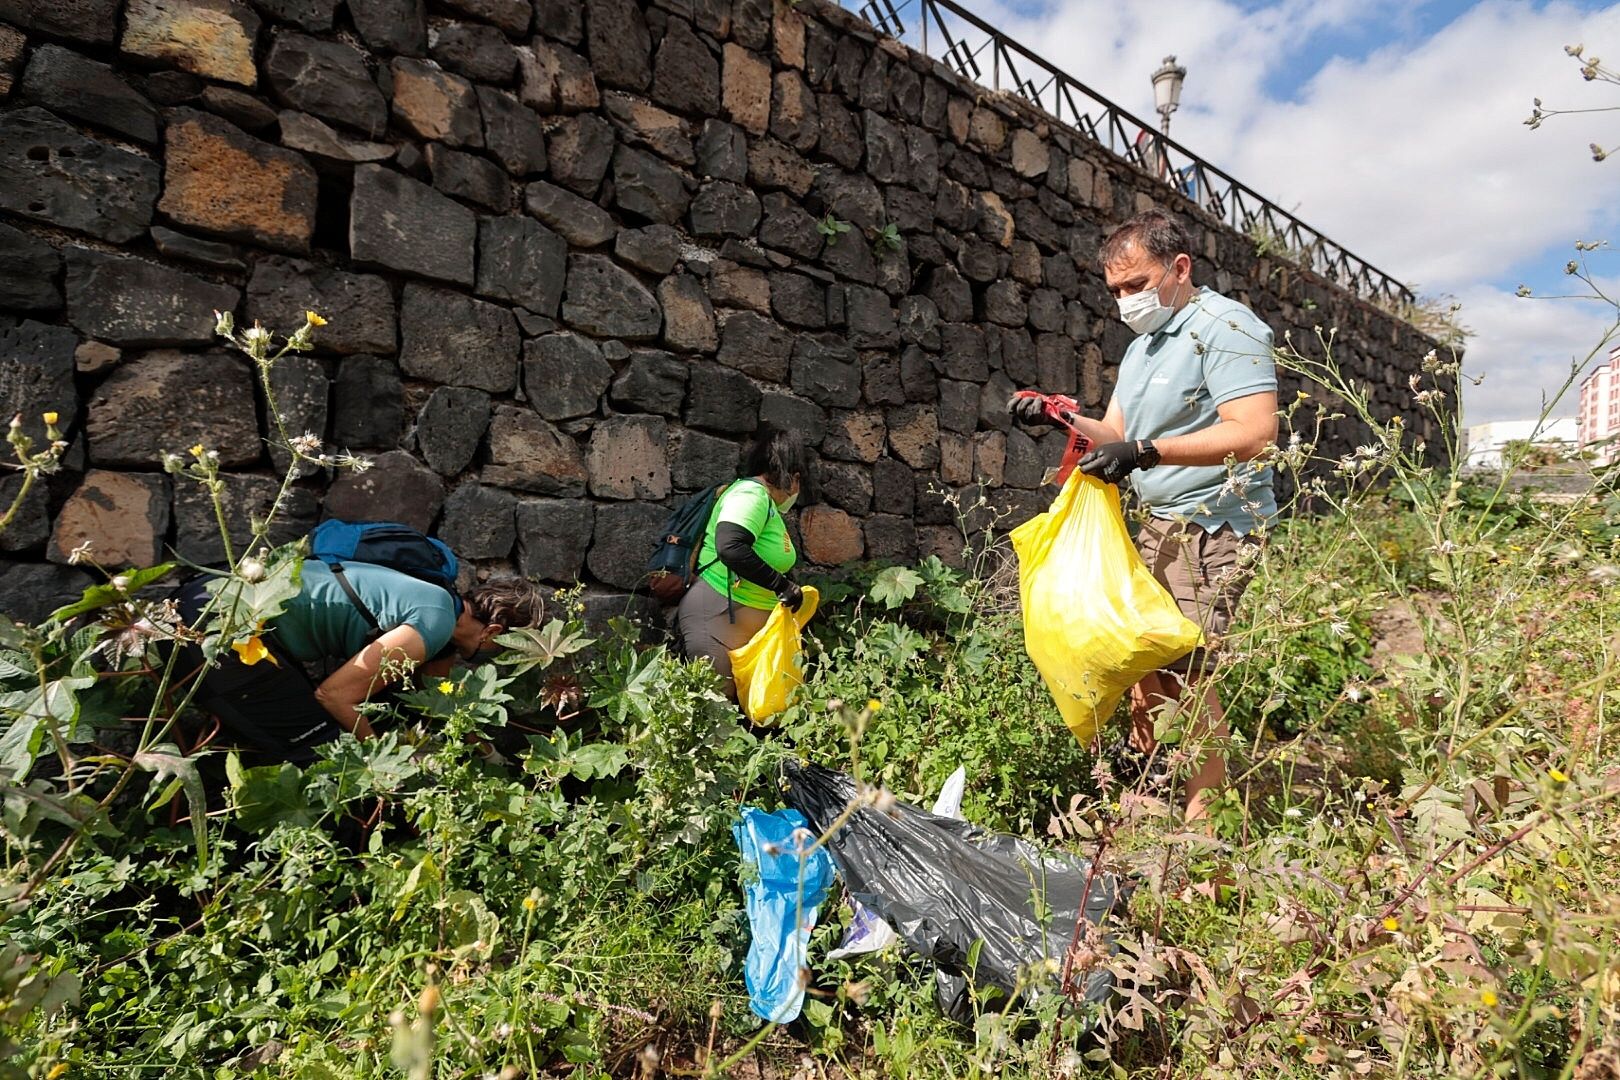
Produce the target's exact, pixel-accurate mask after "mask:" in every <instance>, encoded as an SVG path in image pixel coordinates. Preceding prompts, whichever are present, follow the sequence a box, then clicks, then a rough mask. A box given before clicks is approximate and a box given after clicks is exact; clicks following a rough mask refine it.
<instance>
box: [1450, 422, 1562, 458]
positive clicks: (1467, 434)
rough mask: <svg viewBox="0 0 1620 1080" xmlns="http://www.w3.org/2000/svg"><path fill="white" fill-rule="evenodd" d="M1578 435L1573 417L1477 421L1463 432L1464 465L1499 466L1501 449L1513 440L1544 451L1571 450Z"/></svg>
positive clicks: (1559, 451)
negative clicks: (1481, 422)
mask: <svg viewBox="0 0 1620 1080" xmlns="http://www.w3.org/2000/svg"><path fill="white" fill-rule="evenodd" d="M1579 438H1580V432H1579V430H1578V428H1577V427H1576V424H1575V418H1574V417H1564V418H1562V419H1558V420H1494V421H1492V422H1491V423H1489V424H1475V425H1474V426H1473V427H1471V428H1468V429H1466V430H1465V431H1464V432H1463V445H1462V452H1463V468H1465V469H1500V468H1501V467H1502V451H1503V450H1505V449H1506V448H1507V446H1508V445H1509V444H1510V443H1524V442H1527V443H1530V444H1531V445H1532V446H1535V447H1538V448H1540V449H1543V450H1550V451H1554V452H1557V453H1568V452H1571V451H1573V450H1574V449H1575V447H1576V444H1577V440H1578V439H1579Z"/></svg>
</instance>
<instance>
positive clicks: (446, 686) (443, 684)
mask: <svg viewBox="0 0 1620 1080" xmlns="http://www.w3.org/2000/svg"><path fill="white" fill-rule="evenodd" d="M455 688H456V684H455V683H453V682H451V681H450V680H449V679H441V680H439V693H441V694H448V693H450V692H451V691H453V690H455Z"/></svg>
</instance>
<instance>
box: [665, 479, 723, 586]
mask: <svg viewBox="0 0 1620 1080" xmlns="http://www.w3.org/2000/svg"><path fill="white" fill-rule="evenodd" d="M730 486H731V485H730V484H716V485H714V486H713V487H710V488H705V489H704V490H702V491H700V492H698V493H697V494H696V495H693V496H692V497H691V498H690V499H687V500H686V501H685V502H683V503H681V505H679V506H677V507H676V508H675V510H674V512H673V513H671V514H670V515H669V519H668V520H667V521H665V522H664V528H663V530H662V531H661V532H660V533H659V534H658V548H657V550H655V551H654V552H653V555H652V558H651V559H649V560H647V590H648V591H649V592H651V593H652V594H653V596H655V597H657V598H658V602H659V603H661V604H674V603H678V602H679V601H680V599H681V597H682V596H684V595H686V590H687V589H688V588H689V587H690V586H691V584H692V580H693V579H694V578H696V577H697V576H698V575H699V574H701V573H702V572H703V571H705V570H707V569H708V567H707V566H699V565H698V564H697V558H698V552H700V551H702V550H703V538H704V536H705V534H707V533H708V531H709V518H710V517H712V516H713V515H714V504H715V503H716V502H718V501H719V499H720V496H721V494H722V493H724V491H725V490H726V488H728V487H730Z"/></svg>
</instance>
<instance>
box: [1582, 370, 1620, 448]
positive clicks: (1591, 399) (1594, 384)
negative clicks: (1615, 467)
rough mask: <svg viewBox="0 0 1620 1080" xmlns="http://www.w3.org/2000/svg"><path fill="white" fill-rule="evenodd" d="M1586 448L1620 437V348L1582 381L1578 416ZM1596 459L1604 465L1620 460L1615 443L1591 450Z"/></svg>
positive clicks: (1583, 444)
mask: <svg viewBox="0 0 1620 1080" xmlns="http://www.w3.org/2000/svg"><path fill="white" fill-rule="evenodd" d="M1575 418H1576V420H1577V422H1578V426H1579V437H1580V440H1581V445H1582V446H1583V447H1585V446H1590V445H1591V444H1592V443H1595V442H1601V441H1603V440H1605V439H1614V438H1615V437H1616V436H1620V345H1616V346H1615V347H1614V348H1613V349H1611V350H1610V351H1609V359H1608V360H1606V361H1604V362H1603V363H1602V364H1599V365H1598V366H1597V368H1596V369H1595V370H1593V371H1592V373H1591V374H1589V375H1587V377H1586V378H1585V379H1582V380H1581V397H1580V406H1579V410H1578V411H1577V412H1576V414H1575ZM1592 454H1593V456H1594V458H1595V460H1597V461H1599V462H1602V463H1604V464H1610V463H1613V462H1614V461H1616V460H1620V447H1617V446H1616V443H1615V442H1610V443H1609V444H1608V445H1606V446H1599V447H1593V448H1592Z"/></svg>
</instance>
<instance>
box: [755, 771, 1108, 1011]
mask: <svg viewBox="0 0 1620 1080" xmlns="http://www.w3.org/2000/svg"><path fill="white" fill-rule="evenodd" d="M786 771H787V779H788V796H787V801H788V804H789V805H791V806H792V807H794V808H795V809H797V810H798V811H799V812H800V813H801V814H803V815H804V816H805V818H806V819H807V820H808V821H809V823H810V828H811V829H812V830H813V831H815V832H816V833H818V834H820V833H823V832H825V831H826V830H827V828H828V827H829V826H830V825H831V824H832V823H833V821H834V820H835V819H836V818H837V817H838V816H839V815H840V814H842V813H843V812H844V810H845V808H846V807H848V805H849V803H850V800H851V799H853V798H855V782H854V781H853V780H852V779H851V778H850V777H849V776H847V775H845V774H844V773H840V772H834V771H833V770H831V769H824V768H822V767H821V766H819V765H810V764H800V763H797V762H790V763H789V764H788V766H787V770H786ZM827 849H828V851H829V852H831V854H832V857H833V861H834V862H835V863H837V865H838V872H839V873H840V874H841V875H842V876H843V879H844V885H845V887H846V888H847V889H848V890H849V894H850V895H851V896H852V897H854V898H855V899H856V900H859V901H860V902H861V903H862V904H864V905H866V906H867V907H869V908H871V909H872V910H873V911H875V912H877V913H878V914H879V915H881V916H883V918H885V919H887V920H888V922H889V925H891V926H893V927H894V929H895V932H896V933H897V934H899V936H900V939H901V940H902V941H904V942H905V943H906V944H907V945H909V946H910V947H911V948H912V949H913V950H914V951H915V952H916V953H917V954H918V955H919V956H921V957H923V958H924V959H928V960H932V961H934V963H936V964H937V965H938V966H939V969H940V974H939V977H938V979H937V980H936V990H937V996H938V998H939V1004H940V1008H941V1010H942V1011H943V1012H944V1013H945V1014H946V1015H947V1016H949V1017H951V1018H952V1019H953V1020H957V1021H959V1022H962V1023H966V1024H971V1023H973V1019H974V1017H973V1002H972V997H971V995H969V993H968V991H967V982H966V980H967V979H968V978H971V980H972V983H973V986H974V987H975V988H976V989H977V991H978V993H979V995H980V997H981V999H982V998H983V997H984V996H985V990H986V988H988V987H995V988H997V989H999V990H1000V991H1001V994H1002V996H1001V998H999V999H998V1000H997V1001H996V1002H995V1004H994V1006H993V1008H995V1009H996V1010H998V1011H1001V1010H1005V1009H1006V1008H1008V1007H1009V1006H1010V1005H1011V1004H1012V1001H1011V998H1012V995H1013V993H1014V992H1015V990H1016V989H1017V988H1018V984H1019V974H1020V972H1022V971H1025V970H1027V969H1028V968H1029V967H1030V966H1031V965H1033V964H1038V963H1040V962H1041V961H1042V960H1045V959H1050V960H1052V961H1054V962H1055V964H1056V965H1057V970H1061V968H1062V964H1063V957H1064V954H1065V953H1066V952H1067V951H1068V948H1069V943H1070V942H1071V941H1072V940H1073V937H1074V928H1075V920H1076V918H1077V917H1078V914H1079V911H1080V907H1081V897H1082V896H1083V895H1084V896H1085V914H1086V918H1087V919H1088V920H1090V921H1091V922H1093V923H1100V922H1101V921H1102V919H1103V918H1104V917H1105V916H1106V915H1107V914H1108V913H1109V912H1110V911H1111V910H1113V908H1114V907H1115V905H1116V904H1122V903H1123V899H1122V896H1121V889H1120V884H1119V881H1118V879H1117V878H1115V877H1114V876H1113V875H1112V874H1105V873H1098V874H1096V875H1095V876H1094V877H1093V876H1092V875H1091V862H1090V860H1088V859H1082V858H1079V857H1078V856H1073V855H1061V854H1053V853H1049V852H1044V851H1042V850H1041V849H1040V848H1039V847H1037V846H1036V845H1034V844H1032V843H1030V842H1029V841H1028V840H1025V839H1023V838H1022V837H1017V836H1009V835H1006V834H1003V833H992V832H989V831H987V830H985V829H981V828H979V827H978V826H975V825H971V824H969V823H967V822H965V821H957V820H954V819H952V818H944V817H936V816H934V815H933V814H930V813H928V812H927V811H925V810H920V809H918V808H917V807H915V806H911V805H909V804H907V803H900V802H897V803H895V805H894V808H893V810H891V811H889V812H883V811H879V810H875V809H873V808H871V807H862V808H861V809H859V810H856V811H855V812H854V813H853V814H851V815H850V817H849V820H848V821H847V822H846V823H845V824H844V825H842V826H841V827H840V828H839V829H838V830H837V831H836V832H835V833H833V834H832V836H831V837H829V838H828V840H827ZM1088 878H1090V892H1089V894H1088V893H1087V891H1086V889H1087V879H1088ZM1038 902H1039V904H1038ZM1038 906H1039V908H1040V909H1041V910H1042V911H1044V912H1045V915H1044V921H1043V919H1042V918H1041V917H1039V916H1038V915H1037V907H1038ZM980 941H982V942H983V943H984V944H983V946H982V947H981V948H980V950H979V954H978V957H977V963H976V965H975V967H974V969H973V970H972V971H971V972H970V971H968V970H967V964H968V956H969V954H970V952H971V950H972V949H973V946H974V944H975V943H976V942H980ZM1054 982H1055V979H1054ZM1113 987H1114V979H1113V976H1112V975H1110V974H1109V973H1108V972H1106V971H1100V970H1093V971H1090V972H1087V973H1086V974H1085V982H1084V996H1085V1000H1086V1001H1088V1002H1093V1003H1100V1002H1103V1001H1106V1000H1107V999H1108V997H1109V996H1110V994H1111V993H1112V992H1113Z"/></svg>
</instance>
